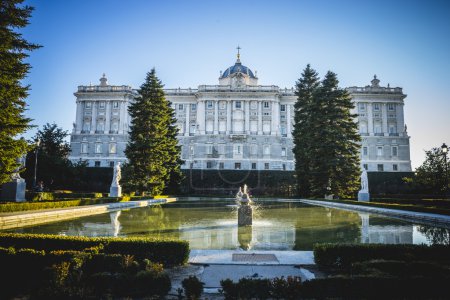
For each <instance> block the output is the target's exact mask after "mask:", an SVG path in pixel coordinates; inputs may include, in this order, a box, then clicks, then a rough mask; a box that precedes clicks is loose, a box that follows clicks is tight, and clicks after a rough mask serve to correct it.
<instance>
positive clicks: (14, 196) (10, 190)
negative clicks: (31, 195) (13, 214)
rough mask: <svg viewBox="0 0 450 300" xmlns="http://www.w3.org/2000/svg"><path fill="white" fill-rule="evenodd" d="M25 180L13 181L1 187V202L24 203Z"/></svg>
mask: <svg viewBox="0 0 450 300" xmlns="http://www.w3.org/2000/svg"><path fill="white" fill-rule="evenodd" d="M25 189H26V184H25V179H22V178H20V179H14V180H13V181H10V182H7V183H5V184H4V185H3V187H2V197H1V199H2V200H8V201H16V202H24V201H25Z"/></svg>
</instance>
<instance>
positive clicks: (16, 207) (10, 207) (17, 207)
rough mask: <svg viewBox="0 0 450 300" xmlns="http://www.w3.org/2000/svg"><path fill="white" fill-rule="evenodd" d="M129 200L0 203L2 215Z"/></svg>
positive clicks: (105, 199)
mask: <svg viewBox="0 0 450 300" xmlns="http://www.w3.org/2000/svg"><path fill="white" fill-rule="evenodd" d="M127 199H129V198H126V197H122V198H116V197H105V198H94V199H76V200H62V201H48V202H41V201H39V202H6V203H0V213H10V212H16V211H26V210H40V209H49V208H66V207H74V206H85V205H94V204H105V203H115V202H124V201H128V200H127Z"/></svg>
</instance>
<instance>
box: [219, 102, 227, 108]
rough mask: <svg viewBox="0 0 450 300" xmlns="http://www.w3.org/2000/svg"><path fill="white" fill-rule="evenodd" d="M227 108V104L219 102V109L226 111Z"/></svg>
mask: <svg viewBox="0 0 450 300" xmlns="http://www.w3.org/2000/svg"><path fill="white" fill-rule="evenodd" d="M226 106H227V104H226V102H225V101H220V102H219V108H220V109H225V107H226Z"/></svg>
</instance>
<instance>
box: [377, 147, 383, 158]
mask: <svg viewBox="0 0 450 300" xmlns="http://www.w3.org/2000/svg"><path fill="white" fill-rule="evenodd" d="M377 155H378V156H382V155H383V147H381V146H378V147H377Z"/></svg>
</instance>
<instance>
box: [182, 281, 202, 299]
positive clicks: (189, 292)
mask: <svg viewBox="0 0 450 300" xmlns="http://www.w3.org/2000/svg"><path fill="white" fill-rule="evenodd" d="M181 285H182V286H183V289H184V293H185V295H186V298H187V299H188V300H197V299H200V296H201V294H202V293H203V286H204V285H205V284H204V283H203V282H201V281H200V280H199V279H198V278H197V277H196V276H189V277H188V278H185V279H183V281H182V282H181Z"/></svg>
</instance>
